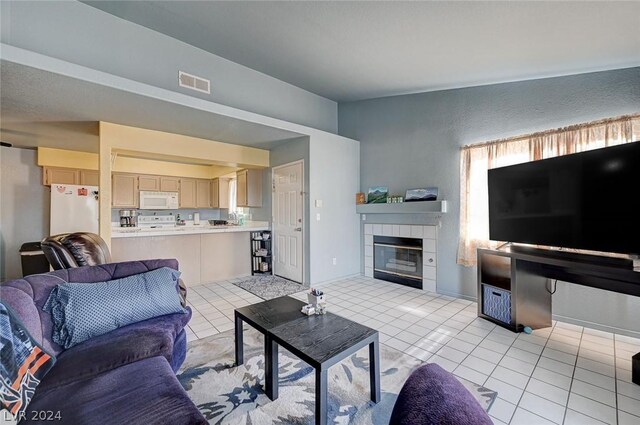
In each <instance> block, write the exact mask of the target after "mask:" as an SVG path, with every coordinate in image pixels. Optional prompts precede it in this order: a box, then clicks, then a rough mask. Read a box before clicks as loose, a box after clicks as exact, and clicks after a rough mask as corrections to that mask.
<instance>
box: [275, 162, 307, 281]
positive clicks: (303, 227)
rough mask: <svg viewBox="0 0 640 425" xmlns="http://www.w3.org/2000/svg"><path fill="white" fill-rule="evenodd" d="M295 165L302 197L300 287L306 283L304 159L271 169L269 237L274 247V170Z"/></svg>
mask: <svg viewBox="0 0 640 425" xmlns="http://www.w3.org/2000/svg"><path fill="white" fill-rule="evenodd" d="M296 164H300V167H301V168H302V176H301V177H302V190H301V191H300V196H302V223H301V224H302V226H301V227H302V232H301V233H302V246H301V248H302V279H301V280H302V282H300V284H301V285H305V284H306V283H307V282H305V280H306V279H305V272H306V267H305V266H306V256H305V251H306V249H305V241H306V239H307V235H306V233H307V230H306V224H307V223H306V220H305V217H306V215H307V206H306V205H305V202H304V201H305V195H306V192H305V191H304V159H298V160H297V161H292V162H287V163H286V164H282V165H278V166H276V167H272V168H271V231H272V233H273V234H272V235H271V240H273V241H274V242H273V243H274V245H275V240H276V239H275V238H276V229H275V221H274V217H275V210H276V203H275V202H274V201H273V199H274V198H273V194H274V193H276V179H275V177H276V170H278V169H280V168H285V167H289V166H291V165H296ZM273 260H275V255H274V258H273V259H272V261H273ZM276 264H277V263H276V262H275V261H273V275H274V276H275V275H276Z"/></svg>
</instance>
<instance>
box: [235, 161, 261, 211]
mask: <svg viewBox="0 0 640 425" xmlns="http://www.w3.org/2000/svg"><path fill="white" fill-rule="evenodd" d="M236 177H237V184H238V187H237V195H236V196H237V205H238V206H239V207H261V206H262V170H240V171H238V172H237V173H236Z"/></svg>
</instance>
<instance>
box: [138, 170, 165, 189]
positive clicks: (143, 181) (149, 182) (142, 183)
mask: <svg viewBox="0 0 640 425" xmlns="http://www.w3.org/2000/svg"><path fill="white" fill-rule="evenodd" d="M138 190H146V191H151V192H158V191H159V190H160V177H159V176H149V175H146V174H140V175H139V176H138Z"/></svg>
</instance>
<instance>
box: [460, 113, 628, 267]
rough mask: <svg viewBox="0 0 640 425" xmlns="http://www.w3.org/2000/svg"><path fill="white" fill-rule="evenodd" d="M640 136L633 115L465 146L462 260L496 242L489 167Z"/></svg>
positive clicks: (470, 260)
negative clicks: (491, 238)
mask: <svg viewBox="0 0 640 425" xmlns="http://www.w3.org/2000/svg"><path fill="white" fill-rule="evenodd" d="M639 139H640V115H634V116H625V117H619V118H613V119H608V120H601V121H596V122H591V123H586V124H580V125H576V126H571V127H566V128H561V129H557V130H551V131H545V132H541V133H535V134H531V135H528V136H523V137H516V138H511V139H506V140H498V141H494V142H488V143H481V144H478V145H470V146H465V147H463V148H462V152H461V157H460V236H459V242H458V264H462V265H465V266H473V265H475V264H476V249H477V248H483V247H485V248H486V247H495V246H497V243H496V242H490V241H489V205H488V202H487V200H488V190H489V188H488V185H487V178H488V177H487V175H488V170H489V169H491V168H497V167H504V166H507V165H515V164H520V163H523V162H528V161H534V160H538V159H545V158H552V157H555V156H561V155H567V154H570V153H576V152H582V151H587V150H591V149H597V148H603V147H606V146H614V145H618V144H622V143H629V142H633V141H636V140H639Z"/></svg>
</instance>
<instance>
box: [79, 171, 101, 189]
mask: <svg viewBox="0 0 640 425" xmlns="http://www.w3.org/2000/svg"><path fill="white" fill-rule="evenodd" d="M80 184H81V185H85V186H98V185H99V184H100V172H99V171H96V170H80Z"/></svg>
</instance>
